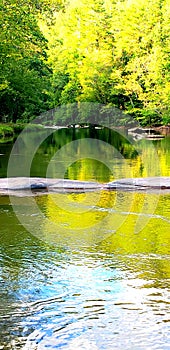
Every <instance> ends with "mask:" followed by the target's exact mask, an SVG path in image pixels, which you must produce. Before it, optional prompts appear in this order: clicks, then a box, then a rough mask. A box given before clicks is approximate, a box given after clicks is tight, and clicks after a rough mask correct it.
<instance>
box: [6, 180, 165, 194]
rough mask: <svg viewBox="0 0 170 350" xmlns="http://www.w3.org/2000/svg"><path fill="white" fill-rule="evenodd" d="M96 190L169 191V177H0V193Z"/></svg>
mask: <svg viewBox="0 0 170 350" xmlns="http://www.w3.org/2000/svg"><path fill="white" fill-rule="evenodd" d="M97 190H115V191H147V192H150V191H151V192H153V191H154V192H160V191H164V192H168V193H170V177H148V178H133V179H132V178H129V179H118V180H115V181H113V182H109V183H107V184H100V183H98V182H90V181H78V180H65V179H49V178H38V177H30V178H29V177H17V178H2V179H0V194H1V195H15V196H34V195H38V194H46V193H53V192H56V193H65V192H79V193H80V192H89V191H97Z"/></svg>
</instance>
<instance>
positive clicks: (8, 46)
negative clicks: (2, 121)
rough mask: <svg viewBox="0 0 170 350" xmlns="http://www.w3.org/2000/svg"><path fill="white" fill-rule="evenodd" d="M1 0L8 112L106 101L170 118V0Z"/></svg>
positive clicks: (1, 94)
mask: <svg viewBox="0 0 170 350" xmlns="http://www.w3.org/2000/svg"><path fill="white" fill-rule="evenodd" d="M1 1H2V4H1V14H0V16H1V17H0V24H1V26H2V31H1V33H0V39H1V40H0V46H1V56H0V57H1V68H0V78H1V82H0V103H1V106H2V107H1V108H2V112H1V116H5V115H8V116H10V118H12V119H13V120H15V119H18V118H23V117H24V116H27V117H28V118H29V117H31V116H32V115H35V114H38V113H41V112H42V111H43V110H47V109H48V108H54V107H57V106H59V105H62V104H68V103H73V102H98V103H102V104H106V105H111V106H114V107H117V108H120V109H121V110H123V111H124V112H125V113H129V114H131V115H133V116H134V117H135V118H136V119H138V120H139V121H140V122H141V123H143V124H148V123H153V124H156V123H162V122H163V123H168V122H170V73H169V71H170V59H169V51H170V7H169V0H122V1H116V0H89V1H88V2H87V0H69V1H65V0H35V1H34V2H32V1H29V0H28V1H26V0H18V1H17V0H1ZM18 5H19V6H18ZM42 33H43V34H42ZM46 58H48V62H47V61H46Z"/></svg>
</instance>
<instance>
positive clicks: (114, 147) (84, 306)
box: [0, 129, 170, 350]
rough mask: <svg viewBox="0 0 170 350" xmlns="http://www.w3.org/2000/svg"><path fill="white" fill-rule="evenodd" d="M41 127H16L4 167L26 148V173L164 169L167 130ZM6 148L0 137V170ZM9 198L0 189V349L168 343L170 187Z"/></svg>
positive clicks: (93, 175) (100, 176)
mask: <svg viewBox="0 0 170 350" xmlns="http://www.w3.org/2000/svg"><path fill="white" fill-rule="evenodd" d="M45 133H46V132H45ZM45 133H44V134H45ZM47 136H48V134H47V135H46V134H45V142H43V143H42V142H41V136H40V135H38V134H35V133H29V134H27V135H24V136H23V138H22V140H21V141H20V142H21V143H22V147H21V148H20V147H19V148H18V150H17V149H15V152H14V163H15V167H14V169H13V171H14V175H16V176H19V175H20V176H21V175H25V171H26V170H25V169H26V166H27V163H28V162H29V161H30V159H31V157H32V161H31V172H30V173H31V175H32V176H45V175H46V173H47V174H48V175H49V176H52V177H63V176H64V177H65V178H70V179H80V180H97V181H99V182H107V181H112V180H113V179H116V178H122V177H137V176H144V177H145V176H156V175H165V176H170V147H169V146H170V139H168V138H166V139H164V140H160V141H154V142H151V141H148V140H141V141H133V140H131V142H129V141H127V138H126V137H123V136H120V135H118V134H117V133H115V132H110V131H108V130H90V131H89V130H74V131H73V130H64V129H63V130H59V131H58V132H55V133H54V134H52V135H51V136H49V137H47ZM35 138H36V140H37V138H39V140H40V141H39V144H40V146H39V148H38V149H37V152H36V153H35V155H34V156H32V155H31V150H32V149H33V148H34V147H33V146H34V145H35ZM71 142H72V143H71ZM11 149H12V143H11V142H9V143H1V144H0V154H1V155H0V177H4V176H6V174H7V164H8V158H9V155H10V152H11ZM58 152H59V153H58ZM21 159H22V161H21ZM12 203H13V205H15V207H14V209H15V213H14V211H13V207H12ZM12 203H11V198H9V197H5V196H1V197H0V220H1V221H0V223H1V228H0V234H1V245H0V300H1V303H0V349H4V350H6V349H23V350H44V349H66V350H68V349H71V350H75V349H80V350H81V349H82V350H83V349H89V350H93V349H94V350H97V349H99V350H105V349H107V350H110V349H120V350H121V349H125V350H126V349H127V350H138V349H141V350H144V349H148V350H152V349H154V350H166V349H169V348H170V347H169V344H170V298H169V289H170V288H169V286H170V283H169V281H170V280H169V278H170V233H169V232H170V194H166V195H165V194H164V195H163V194H145V193H130V192H118V193H117V192H114V191H113V192H107V191H102V192H95V193H93V192H92V193H79V194H75V193H69V194H67V193H63V194H53V195H39V196H37V197H35V198H32V199H30V198H13V199H12ZM33 203H34V206H33ZM18 218H19V219H20V220H19V219H18Z"/></svg>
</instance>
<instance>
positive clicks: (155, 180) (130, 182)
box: [105, 176, 170, 191]
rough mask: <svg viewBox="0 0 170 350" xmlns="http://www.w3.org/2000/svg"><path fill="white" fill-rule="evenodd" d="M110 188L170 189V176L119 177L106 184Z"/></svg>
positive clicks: (132, 189)
mask: <svg viewBox="0 0 170 350" xmlns="http://www.w3.org/2000/svg"><path fill="white" fill-rule="evenodd" d="M105 187H106V188H107V189H109V190H113V189H115V190H131V191H134V190H138V191H139V190H140V191H146V190H152V191H153V190H170V177H164V176H162V177H145V178H141V177H140V178H133V179H132V178H130V179H119V180H116V181H113V182H109V183H108V184H106V185H105Z"/></svg>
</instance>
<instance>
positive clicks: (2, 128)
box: [0, 123, 43, 139]
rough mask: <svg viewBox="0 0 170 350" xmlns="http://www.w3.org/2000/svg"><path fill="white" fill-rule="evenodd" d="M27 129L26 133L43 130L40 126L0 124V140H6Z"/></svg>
mask: <svg viewBox="0 0 170 350" xmlns="http://www.w3.org/2000/svg"><path fill="white" fill-rule="evenodd" d="M25 127H27V131H37V130H41V129H42V128H43V126H42V125H36V124H29V126H28V124H24V123H17V124H15V123H8V124H6V123H4V124H2V123H0V138H1V139H2V138H8V137H12V136H14V135H17V134H19V133H20V132H21V131H22V130H24V128H25Z"/></svg>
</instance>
